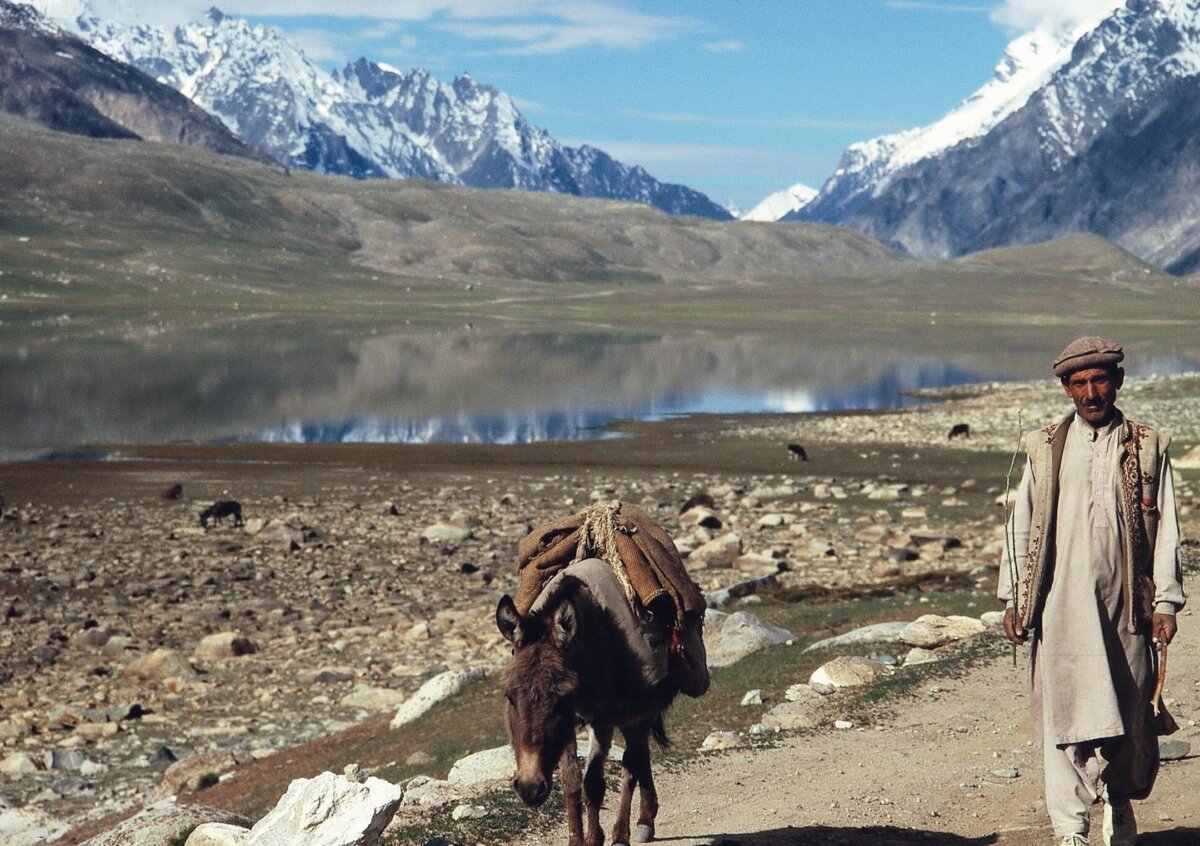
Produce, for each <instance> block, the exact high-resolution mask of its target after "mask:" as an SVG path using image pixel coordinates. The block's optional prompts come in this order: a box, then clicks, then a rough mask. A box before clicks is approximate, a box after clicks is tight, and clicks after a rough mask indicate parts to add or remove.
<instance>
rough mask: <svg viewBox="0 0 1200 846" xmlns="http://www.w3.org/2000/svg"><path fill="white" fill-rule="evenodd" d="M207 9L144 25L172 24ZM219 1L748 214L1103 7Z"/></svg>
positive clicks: (342, 55)
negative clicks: (501, 101)
mask: <svg viewBox="0 0 1200 846" xmlns="http://www.w3.org/2000/svg"><path fill="white" fill-rule="evenodd" d="M115 2H118V3H120V2H124V3H131V4H132V5H134V6H139V7H145V4H142V3H140V2H136V0H115ZM211 2H213V0H208V2H206V3H203V4H199V3H197V2H195V0H161V2H158V3H156V4H155V5H154V7H153V9H154V13H153V14H154V15H156V16H171V17H174V19H175V20H174V22H178V21H179V20H182V19H184V13H186V14H187V15H189V16H198V14H199V13H200V12H202V10H203V8H204V6H206V5H209V4H210V3H211ZM215 2H217V4H218V5H219V6H220V7H221V8H222V9H223V10H224V11H226V12H227V13H230V14H236V15H239V16H242V17H247V18H249V19H251V20H253V21H256V22H262V23H268V24H271V25H274V26H277V27H279V28H280V29H282V30H284V31H285V32H287V33H288V34H289V35H290V36H291V37H292V38H293V39H294V40H296V41H298V42H299V43H300V44H301V45H302V46H303V47H304V48H305V50H306V51H307V52H308V54H309V55H310V57H311V58H313V59H314V60H316V61H318V62H319V63H320V64H322V65H323V66H325V67H327V68H331V69H332V68H335V67H341V66H342V65H344V64H345V63H346V62H347V61H349V60H352V59H355V58H357V57H359V56H366V57H367V58H370V59H374V60H376V61H383V62H387V63H389V64H392V65H395V66H397V67H399V68H401V69H407V68H410V67H424V68H427V69H428V70H430V71H432V72H433V73H435V75H437V76H439V77H441V78H443V79H445V80H447V81H448V80H449V79H451V78H452V77H454V76H455V75H458V74H461V73H463V72H468V73H470V74H471V76H472V77H474V78H475V79H476V80H477V81H479V82H484V83H487V84H491V85H494V86H496V87H498V88H500V89H502V90H504V91H506V92H508V93H509V94H511V95H512V96H513V97H514V98H515V99H516V100H517V102H518V104H519V105H520V107H521V108H522V111H523V112H524V113H525V115H526V117H527V118H528V119H529V120H530V121H531V122H533V123H534V124H536V125H539V126H541V127H543V128H545V129H546V130H548V131H549V132H550V133H551V134H552V135H553V136H554V137H556V138H558V139H560V140H562V141H565V142H568V143H585V142H586V143H590V144H593V145H595V146H597V147H600V148H601V149H604V150H606V151H607V152H609V153H611V154H612V155H614V156H616V157H617V158H618V159H620V160H622V161H625V162H626V163H631V164H640V165H642V166H644V167H645V168H646V169H647V170H648V171H650V173H651V174H653V175H654V176H656V177H658V178H659V179H661V180H665V181H670V182H682V183H684V184H686V185H689V186H691V187H693V188H696V189H699V190H701V191H704V192H705V193H706V194H708V195H709V196H710V197H712V198H713V199H714V200H716V201H718V202H727V201H733V202H736V203H737V204H739V205H741V206H742V207H743V208H749V207H751V206H753V205H754V204H755V203H757V202H758V201H759V200H761V199H762V198H763V197H764V196H766V195H767V194H769V193H771V192H774V191H777V190H780V189H782V188H785V187H787V186H788V185H790V184H792V183H794V182H805V183H807V184H809V185H812V186H813V187H818V188H819V187H820V185H821V183H822V182H824V180H825V179H826V178H827V177H828V176H829V175H830V174H831V173H832V171H833V169H834V168H835V167H836V165H837V162H838V158H839V156H840V154H841V151H842V150H843V149H844V148H845V147H846V146H847V145H848V144H850V143H852V142H854V141H859V140H864V139H866V138H870V137H873V136H876V135H880V134H884V133H887V132H893V131H897V130H900V129H904V128H907V127H911V126H917V125H921V124H924V123H928V122H930V121H932V120H935V119H936V118H938V117H940V116H941V115H942V114H944V113H945V112H946V111H948V110H949V109H951V108H952V107H953V106H955V105H956V104H957V103H958V102H959V101H961V100H962V99H963V98H964V97H966V96H967V95H969V94H970V93H971V92H972V91H974V90H975V89H976V88H978V87H979V86H980V85H982V84H983V83H984V82H986V81H987V80H988V79H989V78H990V75H991V73H992V70H993V68H994V67H995V65H996V62H997V61H998V60H999V59H1000V57H1001V55H1002V54H1003V51H1004V47H1005V45H1006V44H1007V43H1008V41H1009V40H1010V39H1012V38H1013V37H1015V36H1016V35H1017V34H1019V33H1020V32H1022V31H1024V30H1026V29H1031V28H1033V27H1036V26H1053V25H1056V24H1059V23H1062V22H1063V21H1070V20H1072V19H1073V18H1074V17H1076V16H1079V15H1083V14H1088V13H1090V12H1091V11H1092V10H1094V9H1095V8H1096V7H1098V6H1113V5H1115V3H1116V0H944V1H943V0H657V2H633V0H567V2H556V1H555V0H391V1H389V0H226V2H221V0H215ZM97 5H99V4H97ZM145 8H146V9H147V12H149V8H150V7H145Z"/></svg>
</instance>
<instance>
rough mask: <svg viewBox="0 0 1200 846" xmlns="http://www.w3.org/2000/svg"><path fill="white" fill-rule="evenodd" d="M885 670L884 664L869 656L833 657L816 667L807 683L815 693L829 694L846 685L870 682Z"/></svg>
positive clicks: (858, 685) (885, 671)
mask: <svg viewBox="0 0 1200 846" xmlns="http://www.w3.org/2000/svg"><path fill="white" fill-rule="evenodd" d="M887 671H888V668H887V667H886V666H884V665H883V664H881V663H879V662H878V661H872V660H871V659H870V658H858V657H853V658H834V659H833V660H832V661H829V662H828V663H826V664H822V665H821V666H820V667H818V668H817V669H816V670H815V671H814V672H813V674H812V675H811V676H810V677H809V679H808V683H809V684H810V685H811V686H812V689H813V690H815V691H816V692H817V693H823V694H829V693H833V692H834V691H836V690H842V689H843V688H847V687H860V686H861V685H864V684H870V683H871V682H873V681H874V680H875V679H877V678H879V677H880V676H882V675H884V674H885V673H887Z"/></svg>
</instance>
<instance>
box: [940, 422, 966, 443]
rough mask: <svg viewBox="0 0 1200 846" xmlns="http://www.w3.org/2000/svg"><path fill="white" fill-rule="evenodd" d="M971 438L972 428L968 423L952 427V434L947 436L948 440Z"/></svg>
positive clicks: (956, 424)
mask: <svg viewBox="0 0 1200 846" xmlns="http://www.w3.org/2000/svg"><path fill="white" fill-rule="evenodd" d="M969 437H971V427H970V425H969V424H967V423H955V424H954V425H953V426H951V427H950V434H949V435H947V436H946V439H947V440H953V439H954V438H969Z"/></svg>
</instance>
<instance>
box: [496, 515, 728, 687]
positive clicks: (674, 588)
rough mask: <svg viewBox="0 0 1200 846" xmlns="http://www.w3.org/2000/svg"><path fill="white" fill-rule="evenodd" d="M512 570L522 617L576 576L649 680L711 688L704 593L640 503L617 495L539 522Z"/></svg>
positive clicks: (542, 603) (672, 542)
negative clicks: (621, 633) (566, 579)
mask: <svg viewBox="0 0 1200 846" xmlns="http://www.w3.org/2000/svg"><path fill="white" fill-rule="evenodd" d="M598 561H599V562H603V564H604V565H606V566H597V563H598ZM516 569H517V573H518V575H519V577H520V581H519V584H518V586H517V592H516V596H515V597H513V601H514V603H515V605H516V609H517V611H518V612H519V613H520V614H521V615H522V616H527V615H529V614H530V613H535V614H536V613H537V611H538V610H539V609H540V608H542V607H544V606H545V605H546V604H547V602H548V601H549V600H550V599H551V598H552V597H553V595H554V593H555V591H556V588H557V586H558V585H559V584H560V583H561V581H562V579H563V578H564V577H566V576H572V577H574V578H577V579H580V580H581V581H584V582H585V583H586V584H587V585H588V587H589V589H590V590H591V592H592V594H593V595H594V596H595V597H596V599H597V600H598V601H599V602H601V604H603V605H604V606H605V609H606V610H607V611H608V612H609V613H610V615H611V616H612V617H613V618H614V620H615V621H616V622H618V623H619V624H620V625H621V626H622V627H623V628H624V629H625V634H626V639H627V640H629V641H630V642H631V645H633V646H634V648H635V650H636V652H637V654H638V657H639V659H640V661H641V663H642V665H643V674H644V676H645V678H646V681H647V682H649V683H651V684H653V683H655V682H657V681H659V680H661V679H663V678H665V677H666V676H667V675H668V674H670V675H671V676H672V677H673V678H674V679H675V680H676V681H677V683H678V685H679V689H680V691H681V692H682V693H685V694H687V695H688V696H701V695H703V694H704V693H705V692H706V691H707V690H708V684H709V677H708V666H707V663H706V656H705V650H704V633H703V629H704V609H705V602H704V594H703V593H701V591H700V588H699V587H698V586H697V585H696V583H695V582H694V581H692V578H691V576H690V575H689V574H688V572H687V568H685V567H684V565H683V559H682V558H681V557H680V555H679V550H677V549H676V548H675V542H674V541H673V540H671V536H670V535H669V534H667V532H666V531H665V530H664V529H663V528H662V526H660V525H659V524H658V523H656V522H655V521H654V519H653V518H652V517H651V516H650V515H649V514H647V513H646V512H645V511H643V510H642V509H640V508H638V507H637V506H635V505H631V504H630V503H628V502H621V501H619V500H614V501H613V502H611V503H607V504H597V505H593V506H591V507H589V508H585V509H584V510H583V511H580V512H579V513H577V514H574V515H571V516H569V517H563V518H560V519H558V520H553V521H551V522H549V523H545V524H543V525H541V526H538V527H537V528H535V529H534V530H533V531H532V532H530V533H529V534H528V535H527V536H526V537H525V538H524V539H523V540H522V541H521V542H520V544H519V545H518V547H517V560H516ZM617 596H620V597H621V598H623V600H624V602H621V601H619V600H618V599H617ZM622 606H623V607H622Z"/></svg>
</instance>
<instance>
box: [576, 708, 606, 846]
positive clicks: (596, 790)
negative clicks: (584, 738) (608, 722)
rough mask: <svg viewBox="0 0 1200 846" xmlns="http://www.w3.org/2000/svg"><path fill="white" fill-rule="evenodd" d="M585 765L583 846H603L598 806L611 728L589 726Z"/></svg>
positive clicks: (602, 790) (603, 785)
mask: <svg viewBox="0 0 1200 846" xmlns="http://www.w3.org/2000/svg"><path fill="white" fill-rule="evenodd" d="M588 734H589V735H590V738H591V743H590V744H589V745H588V757H587V764H586V765H585V768H584V771H583V806H584V810H586V811H587V837H586V838H584V841H583V842H584V844H585V846H603V844H604V830H603V829H602V828H600V806H601V805H603V804H604V789H605V784H604V762H605V761H606V760H607V759H608V750H609V749H610V748H611V747H612V738H613V729H612V726H603V725H601V726H589V727H588Z"/></svg>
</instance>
